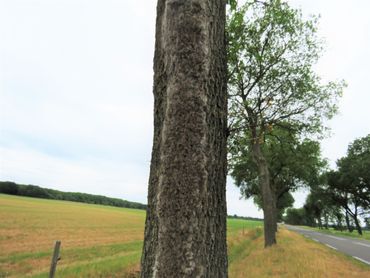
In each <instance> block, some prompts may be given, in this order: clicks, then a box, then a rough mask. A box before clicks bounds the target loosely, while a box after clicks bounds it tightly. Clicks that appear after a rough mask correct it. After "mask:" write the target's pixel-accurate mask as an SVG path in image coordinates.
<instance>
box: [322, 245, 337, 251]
mask: <svg viewBox="0 0 370 278" xmlns="http://www.w3.org/2000/svg"><path fill="white" fill-rule="evenodd" d="M325 245H326V246H328V247H329V248H331V249H334V250H338V249H337V248H335V247H334V246H331V245H329V244H325Z"/></svg>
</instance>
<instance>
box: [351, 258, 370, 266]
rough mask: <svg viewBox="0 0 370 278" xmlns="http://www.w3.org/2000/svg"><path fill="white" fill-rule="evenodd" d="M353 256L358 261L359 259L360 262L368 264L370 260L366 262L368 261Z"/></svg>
mask: <svg viewBox="0 0 370 278" xmlns="http://www.w3.org/2000/svg"><path fill="white" fill-rule="evenodd" d="M352 257H353V258H355V259H356V260H359V261H361V262H363V263H365V264H368V265H370V262H368V261H365V260H364V259H361V258H359V257H356V256H352Z"/></svg>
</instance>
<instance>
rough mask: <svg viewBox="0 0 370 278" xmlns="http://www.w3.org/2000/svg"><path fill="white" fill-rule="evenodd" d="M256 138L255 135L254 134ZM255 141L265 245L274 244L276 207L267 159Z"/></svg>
mask: <svg viewBox="0 0 370 278" xmlns="http://www.w3.org/2000/svg"><path fill="white" fill-rule="evenodd" d="M254 138H256V136H254ZM256 141H257V142H253V146H252V153H253V159H254V160H255V162H256V164H257V167H258V178H259V184H260V188H261V193H262V208H263V219H264V220H263V224H264V236H265V247H268V246H272V245H274V244H276V229H277V227H276V217H275V214H276V208H275V200H274V196H273V191H272V189H271V186H270V171H269V169H268V165H267V161H266V159H265V157H264V156H263V153H262V151H261V146H260V144H259V142H258V140H256Z"/></svg>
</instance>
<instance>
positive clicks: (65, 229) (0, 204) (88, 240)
mask: <svg viewBox="0 0 370 278" xmlns="http://www.w3.org/2000/svg"><path fill="white" fill-rule="evenodd" d="M144 220H145V211H143V210H136V209H126V208H116V207H110V206H101V205H91V204H81V203H76V202H66V201H56V200H46V199H37V198H28V197H19V196H11V195H4V194H0V246H1V248H0V277H47V273H48V270H49V263H50V259H51V254H52V248H53V243H54V241H55V240H61V241H62V249H61V257H62V259H61V260H60V261H59V263H58V267H57V275H58V276H57V277H76V278H77V277H137V276H138V273H139V261H140V256H141V250H142V244H143V233H144ZM262 226H263V222H261V221H253V220H243V219H230V218H229V219H228V223H227V228H228V239H227V240H228V255H229V258H228V260H229V276H230V277H246V276H245V275H246V274H247V273H248V276H249V277H271V276H275V277H281V276H283V277H303V276H304V277H318V276H320V275H319V274H322V273H326V274H327V276H326V277H366V276H367V275H369V274H370V269H369V267H366V266H364V265H362V264H361V263H357V262H354V261H352V260H351V259H348V258H347V257H345V256H342V255H340V254H338V253H336V252H334V251H332V250H329V249H327V248H326V247H324V246H321V245H319V244H317V243H315V242H312V241H310V240H307V239H305V238H304V237H302V236H300V235H298V234H294V233H292V232H290V231H287V230H280V231H279V232H278V233H277V235H278V240H279V243H280V244H279V245H278V246H274V247H272V248H268V249H264V240H263V228H262ZM350 274H351V275H350ZM310 275H311V276H310ZM349 275H350V276H349ZM361 275H362V276H361Z"/></svg>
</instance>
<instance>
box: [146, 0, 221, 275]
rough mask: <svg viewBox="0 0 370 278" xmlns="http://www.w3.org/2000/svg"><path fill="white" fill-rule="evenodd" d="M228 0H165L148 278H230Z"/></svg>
mask: <svg viewBox="0 0 370 278" xmlns="http://www.w3.org/2000/svg"><path fill="white" fill-rule="evenodd" d="M224 26H225V1H223V0H188V1H182V0H181V1H180V0H158V4H157V23H156V44H155V56H154V88H153V90H154V138H153V149H152V160H151V167H150V177H149V190H148V210H147V217H146V223H145V236H144V247H143V254H142V258H141V277H227V248H226V216H227V214H226V198H225V191H226V171H227V170H226V137H227V134H226V130H227V93H226V52H225V38H224Z"/></svg>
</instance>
